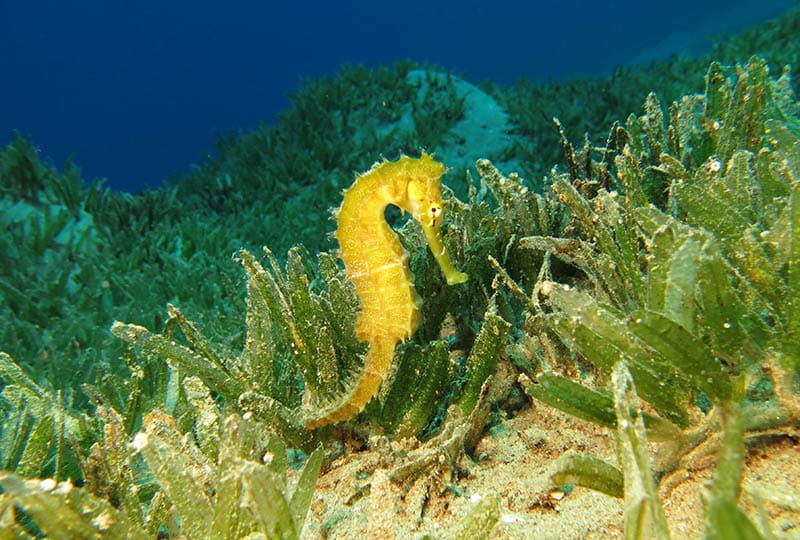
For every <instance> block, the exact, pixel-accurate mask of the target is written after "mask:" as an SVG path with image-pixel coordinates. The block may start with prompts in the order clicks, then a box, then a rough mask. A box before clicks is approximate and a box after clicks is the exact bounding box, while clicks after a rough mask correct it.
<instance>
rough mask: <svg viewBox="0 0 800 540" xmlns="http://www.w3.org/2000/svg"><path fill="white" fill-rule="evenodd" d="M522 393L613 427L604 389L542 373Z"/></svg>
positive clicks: (610, 403) (609, 401) (613, 417)
mask: <svg viewBox="0 0 800 540" xmlns="http://www.w3.org/2000/svg"><path fill="white" fill-rule="evenodd" d="M525 392H526V393H527V394H528V395H530V396H531V397H535V398H536V399H538V400H539V401H542V402H544V403H547V404H548V405H550V406H552V407H555V408H556V409H559V410H561V411H564V412H565V413H568V414H571V415H573V416H577V417H578V418H583V419H584V420H588V421H589V422H594V423H596V424H600V425H601V426H606V427H616V425H617V418H616V415H615V413H614V401H613V399H612V398H611V396H610V395H609V394H608V393H606V392H601V391H598V390H593V389H591V388H588V387H586V386H584V385H582V384H579V383H576V382H574V381H572V380H571V379H568V378H566V377H562V376H561V375H556V374H555V373H542V374H541V375H538V376H537V377H536V381H535V382H534V383H533V384H530V385H528V386H526V387H525Z"/></svg>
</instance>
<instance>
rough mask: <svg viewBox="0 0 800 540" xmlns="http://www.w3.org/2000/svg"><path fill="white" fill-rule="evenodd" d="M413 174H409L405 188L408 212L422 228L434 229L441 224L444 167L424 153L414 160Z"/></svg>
mask: <svg viewBox="0 0 800 540" xmlns="http://www.w3.org/2000/svg"><path fill="white" fill-rule="evenodd" d="M414 161H415V162H416V163H414V170H413V174H410V175H409V176H410V178H409V180H408V187H407V190H408V191H407V196H408V202H407V204H408V210H409V211H410V212H411V216H412V217H413V218H414V219H415V220H416V221H417V222H418V223H419V224H420V225H422V226H423V228H426V227H430V228H435V227H437V226H438V225H439V223H440V222H441V217H442V210H443V206H444V203H443V202H442V175H443V174H444V173H445V168H444V166H443V165H442V164H441V163H439V162H438V161H434V159H433V158H432V157H431V156H430V155H429V154H426V153H424V152H423V153H422V156H421V157H420V158H419V159H418V160H414Z"/></svg>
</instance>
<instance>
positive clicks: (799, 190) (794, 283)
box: [784, 184, 800, 362]
mask: <svg viewBox="0 0 800 540" xmlns="http://www.w3.org/2000/svg"><path fill="white" fill-rule="evenodd" d="M789 205H790V211H789V216H790V227H789V238H788V239H787V240H788V244H789V246H790V247H789V257H788V276H787V280H786V281H787V283H786V285H787V293H788V297H789V300H788V306H787V309H786V311H787V313H786V319H787V324H786V337H785V339H784V344H785V345H784V346H785V349H786V351H787V353H788V354H790V355H792V356H793V357H794V361H795V362H800V354H798V353H797V351H799V350H800V184H797V185H795V186H794V189H793V190H792V196H791V199H790V201H789ZM790 351H793V352H790Z"/></svg>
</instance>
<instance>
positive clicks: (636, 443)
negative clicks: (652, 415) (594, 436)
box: [611, 361, 669, 540]
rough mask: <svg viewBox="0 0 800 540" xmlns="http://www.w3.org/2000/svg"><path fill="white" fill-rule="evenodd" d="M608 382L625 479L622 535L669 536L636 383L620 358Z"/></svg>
mask: <svg viewBox="0 0 800 540" xmlns="http://www.w3.org/2000/svg"><path fill="white" fill-rule="evenodd" d="M611 386H612V388H613V391H614V407H615V410H616V414H617V456H618V458H619V462H620V466H621V468H622V474H623V476H624V479H625V480H624V483H625V497H624V499H625V538H626V539H631V540H633V539H645V538H648V539H649V538H659V539H665V538H669V528H668V527H667V520H666V518H665V517H664V508H663V507H662V506H661V502H660V501H659V499H658V490H657V489H656V482H655V479H654V478H653V474H652V472H651V471H650V457H649V454H648V452H647V437H646V435H645V430H644V422H643V419H642V414H641V408H640V407H639V404H638V397H637V395H636V387H635V386H634V381H633V379H632V378H631V374H630V372H629V371H628V368H627V367H626V366H625V362H624V361H621V362H617V364H616V365H615V366H614V371H613V373H612V376H611ZM632 412H633V414H632Z"/></svg>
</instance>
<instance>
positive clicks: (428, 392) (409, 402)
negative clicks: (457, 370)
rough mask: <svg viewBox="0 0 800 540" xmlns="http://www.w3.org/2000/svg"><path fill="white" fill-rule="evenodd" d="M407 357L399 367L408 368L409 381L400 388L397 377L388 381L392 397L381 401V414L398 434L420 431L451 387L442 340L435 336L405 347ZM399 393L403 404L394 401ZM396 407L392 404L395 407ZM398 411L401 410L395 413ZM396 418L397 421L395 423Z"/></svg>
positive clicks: (451, 377) (448, 352)
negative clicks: (421, 344)
mask: <svg viewBox="0 0 800 540" xmlns="http://www.w3.org/2000/svg"><path fill="white" fill-rule="evenodd" d="M407 350H408V352H409V353H410V354H409V355H408V358H409V360H412V362H406V363H404V364H403V365H401V366H400V369H403V370H411V375H412V379H413V382H412V383H411V384H410V385H409V386H407V387H403V388H397V386H401V385H402V383H401V382H400V380H395V382H393V384H392V387H393V388H392V391H391V393H392V394H393V397H394V398H395V399H393V400H392V401H388V400H387V402H385V403H384V405H383V408H382V411H381V413H382V416H383V417H384V418H393V419H394V421H393V423H396V426H397V427H396V433H397V435H398V436H401V437H403V436H410V435H415V434H417V433H419V432H421V431H422V430H423V429H425V427H426V426H427V425H428V424H429V423H430V421H431V418H432V417H433V415H434V414H435V413H436V412H437V411H438V408H439V405H440V404H441V402H442V400H444V399H445V397H447V394H448V393H449V392H450V391H451V389H452V387H451V381H452V380H453V378H454V377H453V373H452V371H453V370H452V362H451V361H450V349H449V347H448V344H447V342H446V341H441V340H437V341H434V342H433V343H431V344H430V345H429V346H428V347H426V348H425V349H422V350H420V349H418V348H413V349H407ZM399 396H403V398H404V400H405V401H406V405H405V406H402V405H401V404H400V403H397V399H396V398H397V397H399ZM395 407H396V408H395ZM399 413H402V414H399ZM398 421H399V423H397V422H398Z"/></svg>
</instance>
